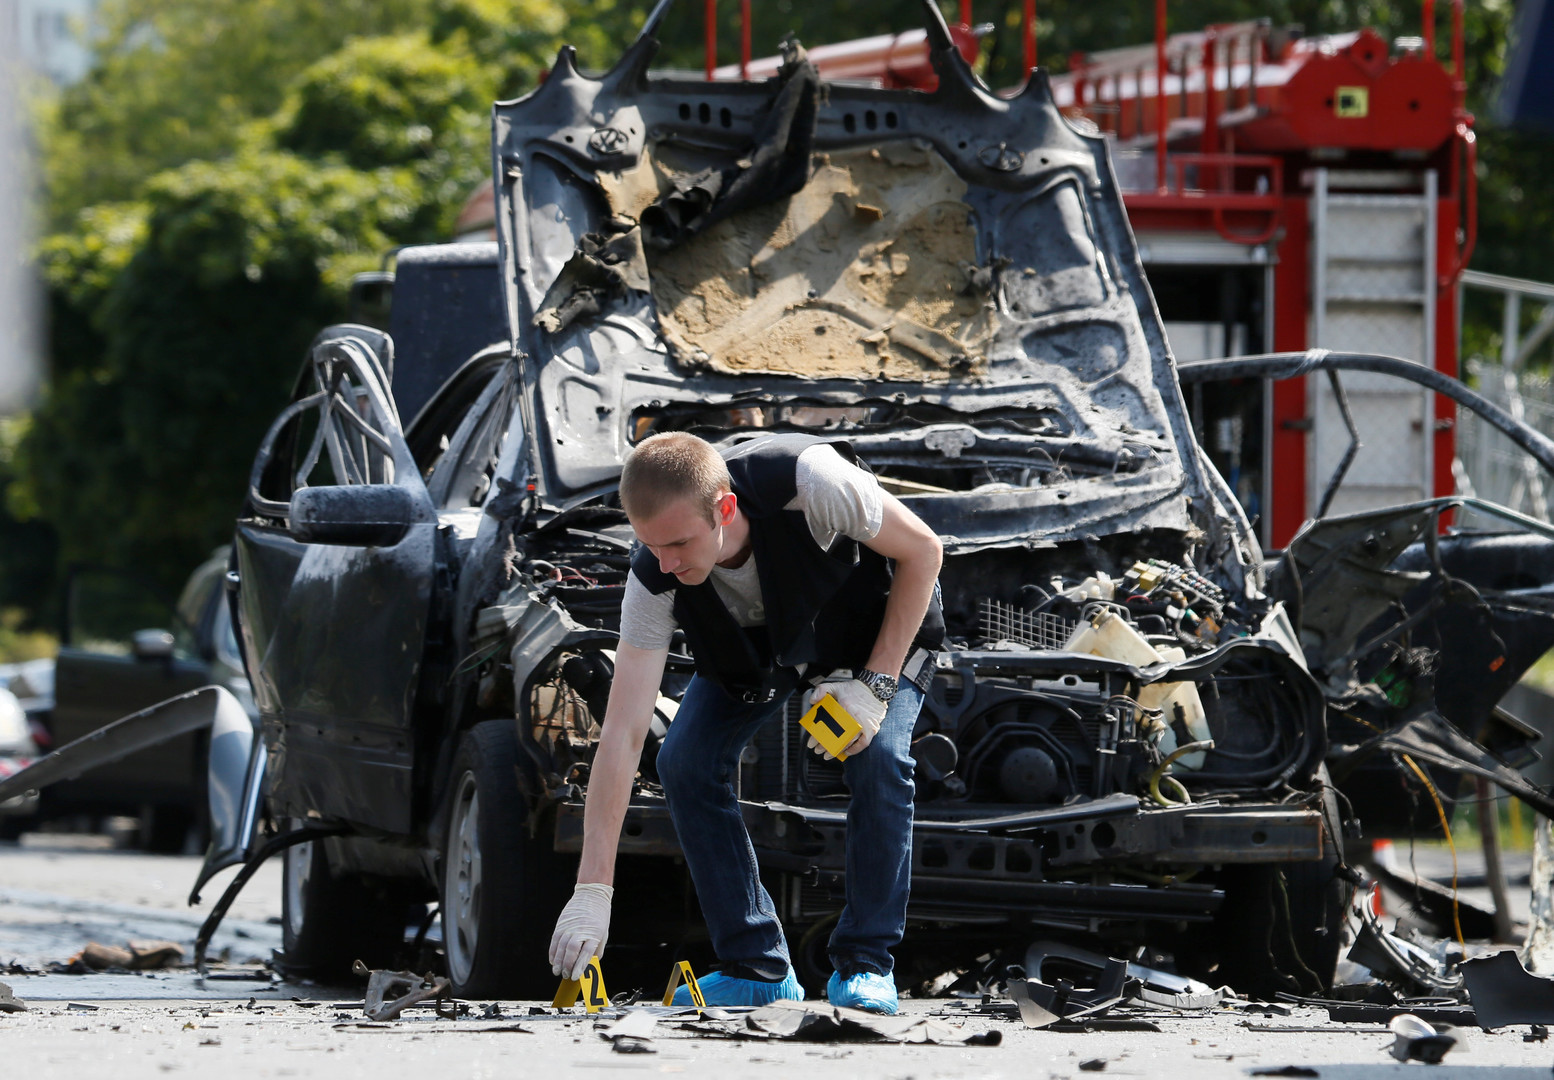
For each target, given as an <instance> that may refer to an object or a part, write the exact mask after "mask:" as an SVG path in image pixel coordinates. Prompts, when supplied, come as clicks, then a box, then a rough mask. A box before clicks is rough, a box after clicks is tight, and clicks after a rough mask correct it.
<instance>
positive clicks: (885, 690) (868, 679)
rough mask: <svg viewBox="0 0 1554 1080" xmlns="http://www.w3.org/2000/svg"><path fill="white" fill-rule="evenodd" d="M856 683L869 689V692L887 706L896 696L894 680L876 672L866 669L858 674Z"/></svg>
mask: <svg viewBox="0 0 1554 1080" xmlns="http://www.w3.org/2000/svg"><path fill="white" fill-rule="evenodd" d="M857 678H858V681H859V682H861V683H863V685H865V686H867V687H868V688H869V692H870V693H871V694H873V695H874V696H875V697H877V698H879V699H880V700H881V701H883V702H885V703H886V704H887V705H888V704H890V701H891V699H892V698H894V697H895V696H896V689H897V683H896V680H895V679H893V678H891V677H890V676H889V675H885V674H883V673H881V672H878V671H870V670H869V669H868V668H864V669H863V670H861V671H859V672H858V675H857Z"/></svg>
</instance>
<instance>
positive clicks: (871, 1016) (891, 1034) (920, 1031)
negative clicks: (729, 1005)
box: [725, 1001, 1003, 1046]
mask: <svg viewBox="0 0 1554 1080" xmlns="http://www.w3.org/2000/svg"><path fill="white" fill-rule="evenodd" d="M725 1023H726V1026H727V1027H729V1028H731V1029H732V1030H733V1032H734V1033H735V1034H738V1035H739V1036H740V1037H742V1038H754V1039H773V1038H775V1039H795V1040H798V1041H801V1042H840V1041H843V1040H846V1041H872V1040H875V1039H883V1040H884V1041H886V1042H895V1043H933V1044H936V1045H940V1046H997V1045H998V1044H999V1043H1000V1042H1001V1041H1003V1035H1002V1033H1001V1032H999V1031H997V1030H993V1031H983V1032H975V1031H967V1030H966V1029H965V1028H963V1027H955V1026H954V1025H951V1024H946V1023H945V1022H944V1021H943V1020H938V1019H935V1018H934V1017H931V1016H879V1015H876V1014H875V1013H868V1012H864V1011H862V1010H861V1009H844V1008H840V1007H838V1006H836V1005H828V1004H824V1003H821V1002H813V1001H774V1002H772V1003H771V1004H770V1005H763V1006H761V1007H760V1008H759V1009H756V1010H754V1011H752V1012H749V1013H746V1014H745V1015H744V1016H743V1017H742V1018H740V1019H738V1020H734V1021H733V1022H732V1023H727V1022H725Z"/></svg>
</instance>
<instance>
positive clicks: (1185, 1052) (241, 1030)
mask: <svg viewBox="0 0 1554 1080" xmlns="http://www.w3.org/2000/svg"><path fill="white" fill-rule="evenodd" d="M36 840H37V838H34V842H33V843H31V844H29V845H28V846H26V847H18V846H16V845H13V844H0V971H3V970H4V965H6V964H7V963H8V962H10V961H12V960H13V959H14V960H15V961H16V962H18V963H20V964H21V965H23V966H28V967H39V966H41V965H44V964H46V963H47V962H49V961H60V960H66V959H68V958H69V957H70V956H71V955H73V954H74V953H75V952H76V951H77V950H79V949H80V948H81V947H82V946H83V945H85V944H86V943H87V942H88V941H98V942H101V943H104V944H122V943H123V942H124V941H126V940H130V939H146V938H165V939H170V940H174V941H178V942H180V943H182V944H184V945H185V947H186V948H187V947H189V946H190V944H191V943H192V941H193V938H194V934H195V931H196V930H197V928H198V926H199V923H200V922H201V921H202V920H203V918H204V915H205V912H206V911H207V910H208V906H202V907H200V908H194V909H191V908H189V907H187V906H186V905H185V902H184V901H185V897H186V895H187V891H188V887H189V885H190V884H191V883H192V881H193V878H194V874H195V871H196V868H197V865H198V860H196V859H193V858H179V857H171V858H170V857H159V856H147V855H139V854H133V853H128V852H115V851H101V850H90V849H83V848H82V847H81V846H80V844H81V842H76V844H75V846H73V847H72V846H66V845H65V844H63V843H60V842H57V841H56V842H51V843H50V844H48V845H39V844H38V843H37V842H36ZM228 873H230V871H229V872H228ZM224 881H225V876H224V877H223V878H222V879H218V881H217V882H216V883H214V885H213V886H212V887H209V888H207V890H206V898H207V904H208V902H209V901H211V900H212V899H213V898H214V897H216V896H218V895H219V893H220V888H221V886H222V884H223V882H224ZM279 914H280V874H279V869H278V867H276V866H273V865H272V866H269V867H266V868H264V869H263V870H262V871H261V872H260V874H259V875H258V876H257V877H256V878H255V880H254V881H253V882H252V883H251V884H250V886H249V888H248V890H247V891H246V892H245V893H244V895H243V897H241V898H240V899H239V901H238V903H237V905H236V906H235V907H234V909H233V913H232V916H231V917H230V918H229V919H228V921H227V923H226V928H225V930H224V931H223V932H222V933H221V934H220V935H219V936H218V938H217V940H216V948H217V951H223V950H224V951H226V955H227V956H228V957H229V958H230V960H231V962H232V968H231V969H229V971H231V970H233V969H235V970H238V971H241V970H244V969H247V970H252V969H253V968H254V967H255V964H254V962H256V961H259V960H262V959H263V958H264V957H265V956H267V955H268V953H269V950H270V949H272V948H275V947H277V946H278V945H279V943H280V927H279V926H278V925H277V924H276V921H275V920H277V919H278V916H279ZM606 960H607V957H606ZM606 966H607V965H606ZM0 981H3V982H5V983H7V984H8V985H10V986H11V988H12V989H13V990H14V991H15V993H16V995H17V996H18V997H20V998H22V999H23V1000H24V1001H26V1002H27V1004H28V1009H27V1011H26V1012H20V1013H12V1014H6V1013H3V1012H0V1054H3V1055H4V1056H3V1058H0V1061H3V1064H0V1075H3V1076H5V1077H17V1078H26V1080H55V1078H70V1080H76V1078H78V1077H83V1076H99V1075H112V1076H114V1077H115V1078H116V1080H118V1078H123V1080H138V1078H142V1077H145V1078H157V1080H163V1078H165V1077H166V1076H167V1075H168V1074H173V1075H175V1076H176V1075H188V1076H191V1077H193V1076H198V1077H201V1078H206V1077H209V1078H212V1080H215V1078H220V1080H227V1078H236V1077H250V1076H252V1077H314V1076H317V1077H321V1078H322V1077H327V1078H329V1080H346V1078H352V1077H363V1078H368V1077H371V1078H373V1080H379V1078H383V1077H398V1076H406V1077H410V1076H415V1077H421V1076H437V1077H460V1078H465V1077H467V1078H471V1080H484V1078H497V1077H503V1078H505V1077H520V1076H521V1077H530V1076H537V1077H539V1076H556V1077H579V1078H582V1077H601V1076H608V1075H609V1074H610V1072H609V1071H610V1070H628V1071H634V1072H638V1073H647V1074H652V1073H684V1074H687V1075H689V1076H703V1077H708V1078H717V1080H728V1078H730V1077H745V1076H756V1077H760V1076H770V1077H773V1078H774V1080H776V1078H779V1077H781V1078H782V1080H788V1078H790V1077H792V1076H794V1075H796V1072H797V1071H798V1070H802V1071H803V1074H804V1076H805V1077H806V1080H810V1078H813V1080H830V1078H837V1080H844V1078H845V1080H858V1078H861V1077H871V1078H872V1077H880V1078H888V1080H908V1078H910V1080H937V1078H941V1077H946V1078H947V1077H977V1078H988V1080H995V1078H1004V1077H1007V1078H1009V1080H1046V1078H1048V1077H1079V1076H1088V1075H1093V1074H1095V1073H1096V1072H1103V1073H1105V1074H1107V1075H1114V1076H1151V1077H1185V1076H1190V1077H1193V1078H1194V1080H1197V1078H1200V1077H1201V1078H1205V1080H1207V1078H1217V1077H1242V1076H1247V1075H1253V1074H1255V1072H1256V1071H1260V1070H1277V1069H1281V1068H1283V1067H1285V1066H1301V1067H1305V1068H1308V1069H1313V1070H1315V1072H1316V1074H1317V1075H1319V1076H1322V1077H1328V1078H1332V1080H1343V1078H1374V1077H1382V1076H1412V1075H1416V1074H1422V1073H1423V1072H1424V1071H1425V1070H1429V1071H1428V1075H1429V1076H1430V1077H1431V1078H1432V1080H1434V1078H1445V1077H1480V1076H1483V1077H1491V1076H1492V1077H1497V1078H1499V1077H1506V1078H1520V1077H1529V1078H1530V1077H1534V1076H1536V1077H1539V1078H1542V1080H1546V1078H1547V1077H1549V1076H1550V1064H1551V1062H1554V1042H1543V1043H1528V1042H1524V1041H1523V1034H1524V1031H1523V1030H1505V1031H1500V1032H1495V1033H1480V1032H1477V1031H1475V1032H1473V1033H1471V1035H1470V1037H1469V1042H1468V1044H1467V1045H1466V1046H1464V1047H1461V1048H1459V1049H1457V1050H1455V1051H1453V1053H1452V1055H1451V1056H1450V1057H1448V1058H1447V1063H1446V1064H1445V1065H1442V1066H1437V1067H1434V1068H1433V1069H1432V1068H1430V1067H1428V1066H1423V1065H1401V1064H1398V1063H1396V1062H1394V1061H1393V1060H1392V1059H1391V1058H1390V1057H1389V1056H1388V1053H1387V1047H1388V1046H1389V1045H1390V1043H1391V1036H1390V1035H1387V1034H1385V1033H1383V1032H1381V1031H1380V1030H1378V1029H1376V1028H1375V1027H1367V1026H1353V1025H1349V1026H1346V1025H1338V1024H1332V1023H1330V1022H1328V1020H1327V1018H1326V1014H1325V1013H1324V1012H1322V1011H1321V1010H1314V1009H1296V1010H1294V1012H1293V1013H1292V1014H1291V1015H1289V1016H1275V1017H1269V1016H1262V1015H1257V1014H1248V1013H1246V1012H1238V1011H1230V1010H1224V1011H1219V1012H1214V1013H1209V1014H1203V1015H1184V1014H1176V1013H1160V1014H1158V1015H1154V1016H1152V1017H1151V1019H1152V1020H1153V1022H1154V1023H1155V1024H1156V1026H1158V1028H1159V1029H1160V1030H1159V1031H1158V1032H1104V1033H1102V1032H1089V1033H1076V1034H1061V1033H1052V1032H1043V1031H1029V1030H1026V1029H1025V1028H1023V1027H1021V1026H1019V1025H1018V1024H1017V1023H1015V1022H1012V1021H1009V1020H1005V1019H1001V1018H998V1017H995V1016H989V1015H986V1014H983V1013H980V1012H978V1011H977V1008H976V1005H977V1003H976V1002H965V1001H955V1000H950V999H936V1000H927V1001H908V1002H904V1003H903V1006H904V1009H903V1011H904V1012H905V1013H906V1014H907V1015H910V1016H925V1017H938V1018H941V1019H943V1020H944V1021H945V1022H946V1023H949V1024H952V1025H957V1026H961V1027H963V1028H964V1029H965V1030H966V1031H969V1032H972V1033H983V1032H989V1031H996V1032H998V1033H999V1035H1000V1036H1001V1037H1002V1038H1001V1042H1000V1043H999V1045H997V1046H937V1045H899V1044H881V1043H839V1044H814V1043H801V1042H788V1041H776V1040H772V1041H745V1040H736V1039H732V1038H728V1037H724V1036H721V1035H717V1034H714V1033H709V1032H707V1031H696V1030H692V1029H688V1028H684V1027H680V1026H678V1025H677V1024H675V1023H672V1022H670V1021H668V1020H664V1021H661V1022H660V1023H659V1024H658V1025H657V1028H656V1030H655V1031H654V1034H653V1038H652V1041H651V1042H649V1043H648V1044H647V1046H648V1048H649V1049H650V1050H651V1051H653V1052H651V1053H639V1054H625V1053H618V1052H615V1050H614V1049H613V1044H612V1043H611V1042H610V1041H608V1040H606V1039H604V1038H601V1037H600V1034H599V1030H598V1029H599V1025H600V1024H601V1023H607V1022H608V1019H606V1020H604V1021H601V1020H600V1019H599V1018H597V1017H589V1016H585V1015H581V1014H577V1015H565V1016H564V1015H558V1014H555V1013H554V1012H552V1011H550V1010H544V1011H543V1012H542V1013H539V1014H531V1012H530V1007H531V1006H540V1005H544V1004H548V1003H510V1002H503V1003H500V1005H499V1008H500V1011H501V1014H502V1015H501V1017H500V1018H495V1019H481V1018H478V1017H480V1015H481V1013H482V1011H483V1009H484V1007H485V1006H486V1005H487V1004H489V1003H486V1002H474V1003H471V1004H472V1006H473V1008H472V1010H471V1014H470V1016H468V1017H463V1018H460V1019H456V1020H448V1019H440V1018H438V1017H437V1016H436V1015H435V1014H434V1013H433V1012H432V1011H431V1009H429V1008H425V1009H416V1010H412V1011H411V1012H409V1013H407V1014H406V1017H405V1018H404V1019H402V1020H399V1021H396V1022H393V1023H390V1024H384V1025H373V1024H369V1023H367V1022H366V1020H365V1017H364V1016H363V1014H362V1011H361V1004H360V1002H361V995H362V988H361V987H360V986H354V987H353V986H347V987H337V988H326V987H319V986H312V985H304V984H287V983H277V984H273V985H272V984H269V983H264V982H255V981H242V982H239V981H218V980H204V981H202V980H200V979H199V978H198V977H196V976H195V975H194V974H193V973H192V972H191V971H187V970H181V971H170V972H155V973H148V974H145V975H86V976H71V975H34V976H28V975H6V974H3V973H0ZM617 1015H618V1014H617ZM1302 1075H1310V1074H1309V1073H1307V1074H1302Z"/></svg>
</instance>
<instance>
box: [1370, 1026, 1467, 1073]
mask: <svg viewBox="0 0 1554 1080" xmlns="http://www.w3.org/2000/svg"><path fill="white" fill-rule="evenodd" d="M1387 1027H1389V1028H1391V1029H1392V1034H1393V1035H1394V1036H1395V1038H1394V1039H1393V1041H1392V1056H1393V1057H1395V1058H1397V1059H1398V1060H1399V1061H1422V1062H1424V1063H1425V1064H1426V1065H1439V1064H1440V1062H1441V1059H1442V1058H1443V1057H1445V1056H1446V1055H1447V1053H1448V1052H1449V1051H1451V1049H1452V1048H1453V1047H1455V1046H1456V1045H1457V1044H1458V1043H1460V1042H1463V1041H1464V1040H1463V1037H1462V1035H1461V1034H1460V1029H1458V1028H1453V1027H1448V1028H1444V1029H1443V1030H1440V1031H1437V1030H1436V1029H1435V1028H1434V1027H1432V1026H1431V1025H1429V1024H1427V1023H1425V1022H1424V1021H1423V1020H1421V1019H1419V1017H1417V1016H1413V1015H1411V1014H1408V1013H1404V1014H1403V1015H1402V1016H1394V1017H1393V1018H1392V1021H1391V1023H1389V1024H1388V1025H1387Z"/></svg>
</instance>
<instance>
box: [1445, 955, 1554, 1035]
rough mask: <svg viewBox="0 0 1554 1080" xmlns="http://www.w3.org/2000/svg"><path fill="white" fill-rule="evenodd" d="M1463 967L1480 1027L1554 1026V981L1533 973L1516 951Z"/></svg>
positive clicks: (1489, 957) (1463, 964) (1470, 962)
mask: <svg viewBox="0 0 1554 1080" xmlns="http://www.w3.org/2000/svg"><path fill="white" fill-rule="evenodd" d="M1460 967H1461V971H1462V981H1463V985H1464V986H1466V987H1467V990H1468V999H1469V1000H1470V1001H1472V1002H1473V1012H1474V1014H1475V1015H1476V1016H1477V1017H1478V1026H1479V1027H1482V1028H1498V1027H1509V1026H1511V1025H1513V1024H1551V1023H1554V979H1546V978H1544V977H1543V976H1541V975H1534V974H1532V973H1531V972H1529V971H1528V970H1527V969H1526V968H1524V967H1522V962H1521V960H1519V959H1517V956H1516V954H1515V953H1514V952H1510V951H1506V952H1498V953H1495V954H1494V955H1493V956H1482V957H1479V958H1478V959H1476V960H1465V961H1463V962H1462V964H1461V965H1460Z"/></svg>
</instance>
